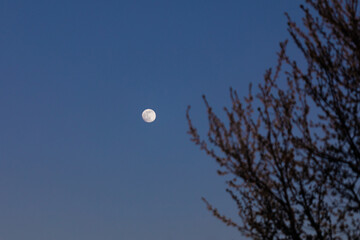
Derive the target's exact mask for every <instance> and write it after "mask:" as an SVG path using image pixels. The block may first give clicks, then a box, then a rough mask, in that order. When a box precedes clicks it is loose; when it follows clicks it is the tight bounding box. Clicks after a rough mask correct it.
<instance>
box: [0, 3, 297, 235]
mask: <svg viewBox="0 0 360 240" xmlns="http://www.w3.org/2000/svg"><path fill="white" fill-rule="evenodd" d="M300 3H301V1H289V0H276V1H269V0H256V1H254V0H242V1H239V0H233V1H230V0H229V1H215V0H206V1H205V0H204V1H198V0H194V1H169V0H162V1H151V0H137V1H135V0H132V1H131V0H117V1H115V0H107V1H95V0H87V1H80V0H71V1H70V0H62V1H55V0H41V1H40V0H32V1H29V0H26V1H25V0H23V1H18V0H0V239H1V240H23V239H26V240H64V239H66V240H82V239H84V240H95V239H96V240H98V239H104V240H113V239H123V240H140V239H147V240H158V239H166V240H184V239H187V240H202V239H204V240H205V239H206V240H215V239H239V237H240V235H239V233H238V232H237V231H236V230H234V229H232V228H230V227H227V226H225V225H223V223H221V222H220V221H218V220H216V219H215V218H214V217H213V216H211V214H210V212H208V211H207V210H206V208H205V205H204V203H203V202H202V201H201V197H202V196H205V197H206V198H207V199H208V200H209V201H210V202H211V203H213V204H214V205H216V206H217V207H218V208H219V209H221V210H223V212H224V213H229V214H234V213H236V208H235V206H234V205H233V202H232V201H231V200H229V196H228V195H227V194H226V193H225V191H224V187H225V184H224V181H223V179H222V178H221V177H219V176H217V175H216V167H217V166H216V164H215V163H214V161H213V160H212V159H210V158H208V157H207V156H206V155H205V154H204V153H203V152H201V151H200V150H199V149H198V148H197V147H196V146H194V145H193V143H192V142H190V141H189V136H188V135H187V134H186V131H187V122H186V119H185V110H186V107H187V105H189V104H191V105H192V111H191V114H192V118H193V119H194V122H195V124H196V125H197V126H199V127H200V130H201V132H202V133H205V132H204V131H205V129H206V124H207V121H206V113H205V108H204V106H203V103H202V100H201V95H202V94H206V95H207V96H208V99H209V102H210V103H211V104H212V105H214V107H215V109H216V110H217V111H221V107H222V106H225V105H228V104H229V102H230V101H229V87H230V86H232V87H234V88H235V89H237V90H238V92H239V94H240V95H246V94H247V89H248V84H249V83H250V82H253V83H255V84H256V83H258V82H260V81H261V79H262V76H263V74H264V71H265V69H267V68H268V67H272V66H274V65H275V63H276V52H277V51H278V49H279V47H278V42H279V41H282V40H284V39H286V38H288V35H287V32H286V18H285V16H284V12H285V11H288V12H289V13H290V14H291V15H292V16H294V17H295V18H299V16H300V10H299V8H298V5H299V4H300ZM145 108H153V109H154V110H155V111H156V113H157V119H156V121H155V122H154V123H152V124H147V123H145V122H144V121H143V120H142V119H141V112H142V111H143V110H144V109H145Z"/></svg>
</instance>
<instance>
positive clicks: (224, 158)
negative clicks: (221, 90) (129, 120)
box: [187, 0, 360, 239]
mask: <svg viewBox="0 0 360 240" xmlns="http://www.w3.org/2000/svg"><path fill="white" fill-rule="evenodd" d="M300 7H301V9H302V11H303V13H304V18H303V22H302V26H298V25H297V24H296V23H295V22H294V21H293V20H292V19H291V18H290V16H288V15H287V19H288V31H289V33H290V35H291V39H292V40H293V41H294V42H295V44H296V46H297V47H298V48H299V49H300V51H301V52H302V55H303V57H304V60H305V62H306V66H305V68H304V69H301V68H300V67H299V64H298V63H297V62H296V61H294V60H292V59H291V57H290V56H288V54H287V52H286V45H287V41H285V42H282V43H281V44H280V51H279V53H278V63H277V66H276V68H275V71H273V70H272V69H269V70H268V71H266V73H265V75H264V81H263V82H262V83H261V84H260V85H259V93H258V94H256V95H255V96H253V94H252V91H251V85H250V88H249V96H247V97H245V98H244V99H240V98H239V96H238V95H237V93H236V91H235V90H232V89H230V97H231V100H232V106H231V108H229V109H228V108H225V112H226V116H227V118H226V122H225V121H224V120H221V119H220V118H219V117H218V116H217V115H216V114H215V113H214V112H213V110H212V108H211V106H210V104H209V103H208V101H207V99H206V97H205V96H204V97H203V98H204V102H205V105H206V108H207V114H208V119H209V132H208V137H207V140H203V139H202V138H201V137H200V136H199V134H198V131H197V129H196V128H195V127H194V125H193V123H192V121H191V119H190V115H189V110H190V107H189V108H188V110H187V119H188V123H189V134H190V135H191V139H192V141H194V142H195V144H197V145H199V146H200V148H201V149H202V150H204V151H205V152H206V153H207V154H208V155H209V156H210V157H211V158H213V159H215V160H216V161H217V163H218V164H219V165H220V169H219V170H218V173H219V174H220V175H226V176H228V178H227V180H226V183H227V189H226V191H227V192H228V193H229V194H230V196H231V198H232V199H233V200H234V202H235V203H236V206H237V208H238V215H239V217H240V223H236V222H235V221H234V220H233V219H230V218H228V217H226V216H224V215H221V214H220V213H219V211H218V210H217V209H216V208H214V207H213V206H212V205H211V204H210V203H208V201H207V200H206V199H203V200H204V201H205V203H206V205H207V207H208V209H209V210H210V211H211V212H212V213H213V215H215V216H216V217H217V218H219V219H220V220H222V221H223V222H225V223H226V224H228V225H231V226H233V227H236V228H237V229H238V230H239V231H240V232H241V233H242V234H244V235H245V236H248V237H250V238H253V239H346V238H347V239H360V181H359V178H360V16H359V15H360V14H359V9H358V0H306V3H305V5H304V6H303V5H301V6H300ZM303 29H304V30H303ZM281 81H284V82H286V86H287V87H286V88H285V89H281V88H280V87H279V86H280V84H279V83H280V82H281ZM255 106H259V107H255Z"/></svg>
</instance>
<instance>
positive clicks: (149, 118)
mask: <svg viewBox="0 0 360 240" xmlns="http://www.w3.org/2000/svg"><path fill="white" fill-rule="evenodd" d="M141 116H142V119H143V120H144V121H145V122H147V123H152V122H153V121H155V119H156V113H155V111H154V110H152V109H145V110H144V111H143V112H142V114H141Z"/></svg>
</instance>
